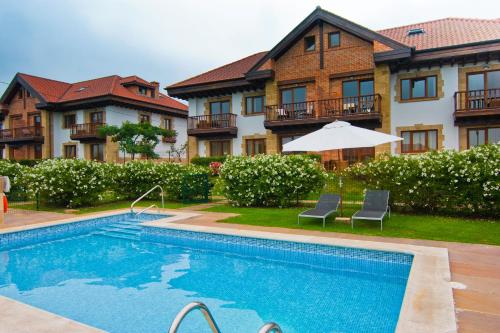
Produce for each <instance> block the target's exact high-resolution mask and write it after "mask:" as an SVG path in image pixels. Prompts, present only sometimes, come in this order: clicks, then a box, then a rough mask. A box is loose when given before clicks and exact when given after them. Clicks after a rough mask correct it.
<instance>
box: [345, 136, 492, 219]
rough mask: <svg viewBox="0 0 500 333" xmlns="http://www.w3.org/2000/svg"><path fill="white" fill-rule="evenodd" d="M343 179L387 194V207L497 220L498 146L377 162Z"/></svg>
mask: <svg viewBox="0 0 500 333" xmlns="http://www.w3.org/2000/svg"><path fill="white" fill-rule="evenodd" d="M345 174H346V175H348V176H353V177H359V178H361V179H362V180H363V181H364V182H366V184H367V187H370V188H380V189H387V190H390V191H391V197H392V201H393V202H395V203H397V204H400V205H404V206H407V207H410V208H413V209H415V210H426V211H443V212H470V213H483V214H487V215H491V214H500V210H499V208H500V207H499V206H500V145H486V146H480V147H476V148H473V149H470V150H467V151H463V152H456V151H441V152H432V153H426V154H419V155H400V156H381V157H379V158H377V159H375V160H373V161H372V162H369V163H367V164H358V165H356V166H353V167H351V168H349V169H347V170H346V171H345ZM497 216H498V215H497Z"/></svg>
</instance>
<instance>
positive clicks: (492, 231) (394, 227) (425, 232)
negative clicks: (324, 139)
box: [206, 205, 500, 245]
mask: <svg viewBox="0 0 500 333" xmlns="http://www.w3.org/2000/svg"><path fill="white" fill-rule="evenodd" d="M305 209H307V208H305V207H299V208H281V209H280V208H239V207H231V206H229V205H220V206H215V207H212V208H209V209H206V211H211V212H224V213H237V214H240V216H237V217H232V218H228V219H225V220H222V221H220V222H223V223H238V224H247V225H260V226H266V227H282V228H293V229H305V230H319V231H330V232H341V233H351V234H360V235H370V236H385V237H399V238H414V239H431V240H441V241H449V242H462V243H480V244H492V245H500V221H498V220H496V221H495V220H485V219H482V220H479V219H467V218H460V217H445V216H432V215H407V214H399V213H393V214H391V217H390V219H387V218H386V219H385V220H384V230H383V231H380V223H378V222H370V221H356V223H355V227H354V229H351V225H350V224H346V223H343V222H338V221H337V222H334V219H333V217H330V218H329V219H328V220H327V224H326V228H324V229H323V227H322V221H321V220H319V219H305V218H304V219H302V218H301V220H300V221H301V223H300V225H297V215H298V213H300V212H301V211H303V210H305ZM354 210H355V208H354V207H345V208H344V216H350V215H352V213H353V212H354Z"/></svg>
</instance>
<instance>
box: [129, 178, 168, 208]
mask: <svg viewBox="0 0 500 333" xmlns="http://www.w3.org/2000/svg"><path fill="white" fill-rule="evenodd" d="M157 188H159V189H160V191H161V192H160V195H161V208H165V200H164V192H163V187H161V186H160V185H155V186H153V187H152V188H151V189H150V190H149V191H147V192H146V193H144V194H143V195H141V196H140V197H139V198H138V199H136V200H135V201H134V202H132V204H131V205H130V212H131V213H135V212H134V206H135V204H136V203H138V202H139V201H141V200H142V199H144V198H145V197H146V196H147V195H148V194H149V193H151V192H153V191H154V190H156V189H157ZM153 207H156V208H158V213H159V212H160V208H159V207H158V206H157V205H151V206H149V207H146V208H144V209H143V210H141V211H140V212H138V213H136V214H135V215H136V216H137V215H140V214H142V213H144V212H145V211H147V210H148V209H151V208H153Z"/></svg>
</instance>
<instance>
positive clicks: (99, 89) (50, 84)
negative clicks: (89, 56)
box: [18, 73, 187, 111]
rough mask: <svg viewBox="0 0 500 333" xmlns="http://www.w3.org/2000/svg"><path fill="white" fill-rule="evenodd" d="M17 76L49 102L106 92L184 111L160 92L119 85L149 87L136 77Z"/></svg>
mask: <svg viewBox="0 0 500 333" xmlns="http://www.w3.org/2000/svg"><path fill="white" fill-rule="evenodd" d="M18 75H19V76H20V77H21V78H22V79H24V80H25V81H26V82H27V83H28V84H29V85H30V86H31V87H32V88H33V89H34V90H36V91H37V92H38V93H39V94H40V95H41V96H42V97H43V98H44V99H45V100H46V101H47V102H49V103H63V102H72V101H78V100H84V99H88V98H94V97H101V96H107V95H110V96H116V97H123V98H127V99H131V100H135V101H141V102H146V103H150V104H154V105H159V106H165V107H170V108H174V109H179V110H183V111H187V106H186V105H185V104H183V103H181V102H178V101H177V100H175V99H173V98H171V97H169V96H167V95H164V94H162V93H160V95H159V98H151V97H147V96H142V95H138V94H135V93H133V92H131V91H130V90H128V89H127V88H126V87H124V86H123V84H124V83H130V82H134V81H135V82H139V83H141V82H144V83H146V84H148V85H149V86H152V84H151V83H150V82H147V81H145V80H143V79H142V78H140V77H137V76H129V77H126V78H122V77H120V76H118V75H112V76H106V77H101V78H97V79H93V80H87V81H82V82H77V83H66V82H61V81H55V80H50V79H46V78H42V77H37V76H33V75H28V74H22V73H19V74H18Z"/></svg>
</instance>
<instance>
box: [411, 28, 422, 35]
mask: <svg viewBox="0 0 500 333" xmlns="http://www.w3.org/2000/svg"><path fill="white" fill-rule="evenodd" d="M424 32H425V31H424V29H423V28H414V29H410V30H408V36H415V35H421V34H423V33H424Z"/></svg>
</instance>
